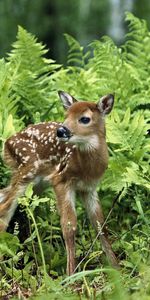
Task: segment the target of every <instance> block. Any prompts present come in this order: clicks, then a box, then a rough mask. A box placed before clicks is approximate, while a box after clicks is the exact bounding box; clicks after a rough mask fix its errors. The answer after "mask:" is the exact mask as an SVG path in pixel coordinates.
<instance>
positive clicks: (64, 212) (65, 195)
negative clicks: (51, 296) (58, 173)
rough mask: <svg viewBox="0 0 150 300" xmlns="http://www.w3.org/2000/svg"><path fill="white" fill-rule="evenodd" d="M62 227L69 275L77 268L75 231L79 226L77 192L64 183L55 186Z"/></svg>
mask: <svg viewBox="0 0 150 300" xmlns="http://www.w3.org/2000/svg"><path fill="white" fill-rule="evenodd" d="M54 190H55V193H56V197H57V206H58V211H59V214H60V218H61V227H62V232H63V237H64V241H65V246H66V252H67V271H66V272H67V275H71V274H73V273H74V270H75V233H76V227H77V221H76V213H75V204H74V203H75V193H74V191H73V190H71V189H70V188H67V187H66V186H64V185H63V184H59V185H57V186H55V187H54Z"/></svg>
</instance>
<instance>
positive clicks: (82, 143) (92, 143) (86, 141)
mask: <svg viewBox="0 0 150 300" xmlns="http://www.w3.org/2000/svg"><path fill="white" fill-rule="evenodd" d="M68 142H69V143H71V144H75V145H76V146H77V147H78V148H79V149H80V150H83V151H84V150H88V151H90V150H93V149H97V148H98V147H99V139H98V137H97V135H95V134H93V135H91V136H87V137H86V136H77V135H72V136H71V137H70V138H69V140H68Z"/></svg>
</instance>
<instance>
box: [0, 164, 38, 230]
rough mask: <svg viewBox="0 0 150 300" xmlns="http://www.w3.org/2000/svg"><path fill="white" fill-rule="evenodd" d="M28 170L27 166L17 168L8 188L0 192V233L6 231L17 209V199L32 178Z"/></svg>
mask: <svg viewBox="0 0 150 300" xmlns="http://www.w3.org/2000/svg"><path fill="white" fill-rule="evenodd" d="M29 170H31V168H29V166H22V168H19V169H18V170H17V172H16V173H15V174H14V175H13V177H12V180H11V183H10V186H8V187H7V188H5V189H3V190H1V191H0V232H2V231H5V230H6V229H7V227H8V225H9V222H10V220H11V218H12V216H13V214H14V212H15V210H16V207H17V198H18V197H19V196H21V195H22V194H23V192H24V191H25V188H26V186H27V184H28V183H29V182H30V181H32V180H33V178H34V173H33V174H31V172H29ZM31 175H32V176H31Z"/></svg>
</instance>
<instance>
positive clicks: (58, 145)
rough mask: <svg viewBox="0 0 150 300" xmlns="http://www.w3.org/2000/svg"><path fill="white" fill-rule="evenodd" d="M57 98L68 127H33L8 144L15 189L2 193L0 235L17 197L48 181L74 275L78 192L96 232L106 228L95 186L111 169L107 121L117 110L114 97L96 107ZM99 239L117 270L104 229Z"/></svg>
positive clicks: (6, 151)
mask: <svg viewBox="0 0 150 300" xmlns="http://www.w3.org/2000/svg"><path fill="white" fill-rule="evenodd" d="M58 93H59V96H60V99H61V100H62V103H63V106H64V108H65V109H66V111H67V114H66V119H65V121H64V123H63V124H61V123H57V122H44V123H40V124H36V125H29V126H28V127H27V128H26V129H25V130H23V131H21V132H20V133H17V134H15V135H14V136H12V137H10V138H9V139H8V140H7V141H6V143H5V148H4V160H5V162H6V163H7V164H8V165H9V166H10V167H11V168H12V171H13V176H12V180H11V182H10V185H9V186H8V187H7V188H5V189H3V190H1V191H0V231H4V230H6V228H7V226H8V224H9V221H10V219H11V218H12V215H13V214H14V211H15V209H16V206H17V198H18V197H19V196H20V195H21V194H22V193H23V192H24V190H25V189H26V186H27V185H28V184H29V182H31V181H34V180H35V179H36V178H37V177H39V176H40V177H43V178H44V180H47V181H49V182H50V184H51V185H52V186H53V189H54V191H55V194H56V199H57V207H58V211H59V214H60V217H61V226H62V232H63V237H64V240H65V245H66V251H67V274H68V275H71V274H73V273H74V270H75V233H76V227H77V219H76V212H75V195H76V193H78V194H79V196H80V197H81V198H82V199H83V202H84V205H85V207H86V209H87V212H88V215H89V217H90V220H91V221H92V223H93V225H94V226H95V228H96V230H97V231H98V230H100V229H98V228H99V227H100V226H102V225H103V223H104V217H103V212H102V208H101V206H100V203H99V201H98V195H97V192H96V186H97V184H98V182H99V179H100V178H101V176H102V175H103V173H104V171H105V169H106V168H107V164H108V151H107V145H106V138H105V120H104V117H105V115H106V114H108V113H110V111H111V110H112V107H113V103H114V97H113V95H107V96H104V97H102V98H101V99H100V100H99V101H98V103H96V104H95V103H93V102H85V101H77V100H76V99H75V98H74V97H72V96H71V95H70V94H68V93H65V92H62V91H59V92H58ZM100 240H101V244H102V248H103V250H104V252H105V254H106V256H107V258H108V261H109V262H110V263H111V264H112V265H113V266H117V259H116V257H115V254H114V253H113V251H112V248H111V245H110V243H109V241H108V239H107V234H106V232H105V229H102V232H101V233H100Z"/></svg>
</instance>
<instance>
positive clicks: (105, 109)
mask: <svg viewBox="0 0 150 300" xmlns="http://www.w3.org/2000/svg"><path fill="white" fill-rule="evenodd" d="M113 105H114V96H113V95H112V94H109V95H106V96H103V97H102V98H100V100H99V101H98V103H97V107H98V109H99V111H100V112H101V113H102V114H103V115H107V114H109V113H110V112H111V110H112V108H113Z"/></svg>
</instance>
